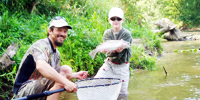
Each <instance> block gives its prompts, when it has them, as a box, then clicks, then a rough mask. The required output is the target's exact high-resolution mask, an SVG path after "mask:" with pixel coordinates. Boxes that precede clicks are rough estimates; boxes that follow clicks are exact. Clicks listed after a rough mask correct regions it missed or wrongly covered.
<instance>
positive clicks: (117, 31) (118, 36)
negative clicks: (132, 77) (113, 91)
mask: <svg viewBox="0 0 200 100" xmlns="http://www.w3.org/2000/svg"><path fill="white" fill-rule="evenodd" d="M108 17H109V18H108V21H109V23H110V24H111V26H112V28H111V29H107V30H106V31H105V32H104V35H103V42H106V41H109V40H124V41H127V42H129V43H130V44H131V43H132V36H131V33H130V31H128V30H127V29H125V28H123V27H122V23H123V22H124V20H125V18H124V12H123V11H122V9H121V8H118V7H114V8H112V9H111V10H110V11H109V14H108ZM101 52H106V56H107V59H106V60H105V62H104V64H103V65H102V66H101V68H100V69H99V71H98V73H97V75H96V76H95V78H99V77H107V78H120V79H121V80H122V87H121V91H120V94H119V97H118V99H119V100H121V97H123V100H126V99H127V98H128V84H129V74H130V73H129V66H130V64H129V59H130V57H131V54H132V52H131V48H127V49H123V47H119V48H117V50H115V51H112V52H110V51H108V50H103V51H101Z"/></svg>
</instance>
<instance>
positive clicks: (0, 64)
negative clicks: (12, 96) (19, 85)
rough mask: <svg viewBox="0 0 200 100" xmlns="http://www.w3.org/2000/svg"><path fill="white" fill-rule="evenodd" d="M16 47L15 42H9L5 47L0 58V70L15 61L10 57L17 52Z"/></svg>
mask: <svg viewBox="0 0 200 100" xmlns="http://www.w3.org/2000/svg"><path fill="white" fill-rule="evenodd" d="M17 49H18V46H17V43H15V44H11V45H10V46H9V47H8V48H7V49H6V52H5V53H4V54H3V55H2V56H1V58H0V71H1V70H4V69H6V68H8V67H9V66H11V65H13V64H14V63H15V61H12V57H13V56H14V55H15V54H16V53H17Z"/></svg>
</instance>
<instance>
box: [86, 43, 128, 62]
mask: <svg viewBox="0 0 200 100" xmlns="http://www.w3.org/2000/svg"><path fill="white" fill-rule="evenodd" d="M119 47H123V49H125V48H130V47H131V45H130V43H129V42H127V41H124V40H109V41H107V42H104V43H102V44H101V45H98V46H97V47H96V49H94V50H92V51H91V52H90V53H89V55H90V57H91V58H92V60H93V59H94V57H95V55H96V54H97V52H99V51H103V50H105V49H106V50H108V51H114V50H116V49H117V48H119Z"/></svg>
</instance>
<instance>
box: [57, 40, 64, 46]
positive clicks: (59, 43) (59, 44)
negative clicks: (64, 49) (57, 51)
mask: <svg viewBox="0 0 200 100" xmlns="http://www.w3.org/2000/svg"><path fill="white" fill-rule="evenodd" d="M55 45H56V46H58V47H61V46H62V45H63V42H58V41H55Z"/></svg>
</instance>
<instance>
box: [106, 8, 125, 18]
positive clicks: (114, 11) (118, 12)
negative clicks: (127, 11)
mask: <svg viewBox="0 0 200 100" xmlns="http://www.w3.org/2000/svg"><path fill="white" fill-rule="evenodd" d="M108 16H109V18H111V17H114V16H117V17H119V18H124V12H123V10H122V9H121V8H118V7H114V8H112V9H110V11H109V14H108Z"/></svg>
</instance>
